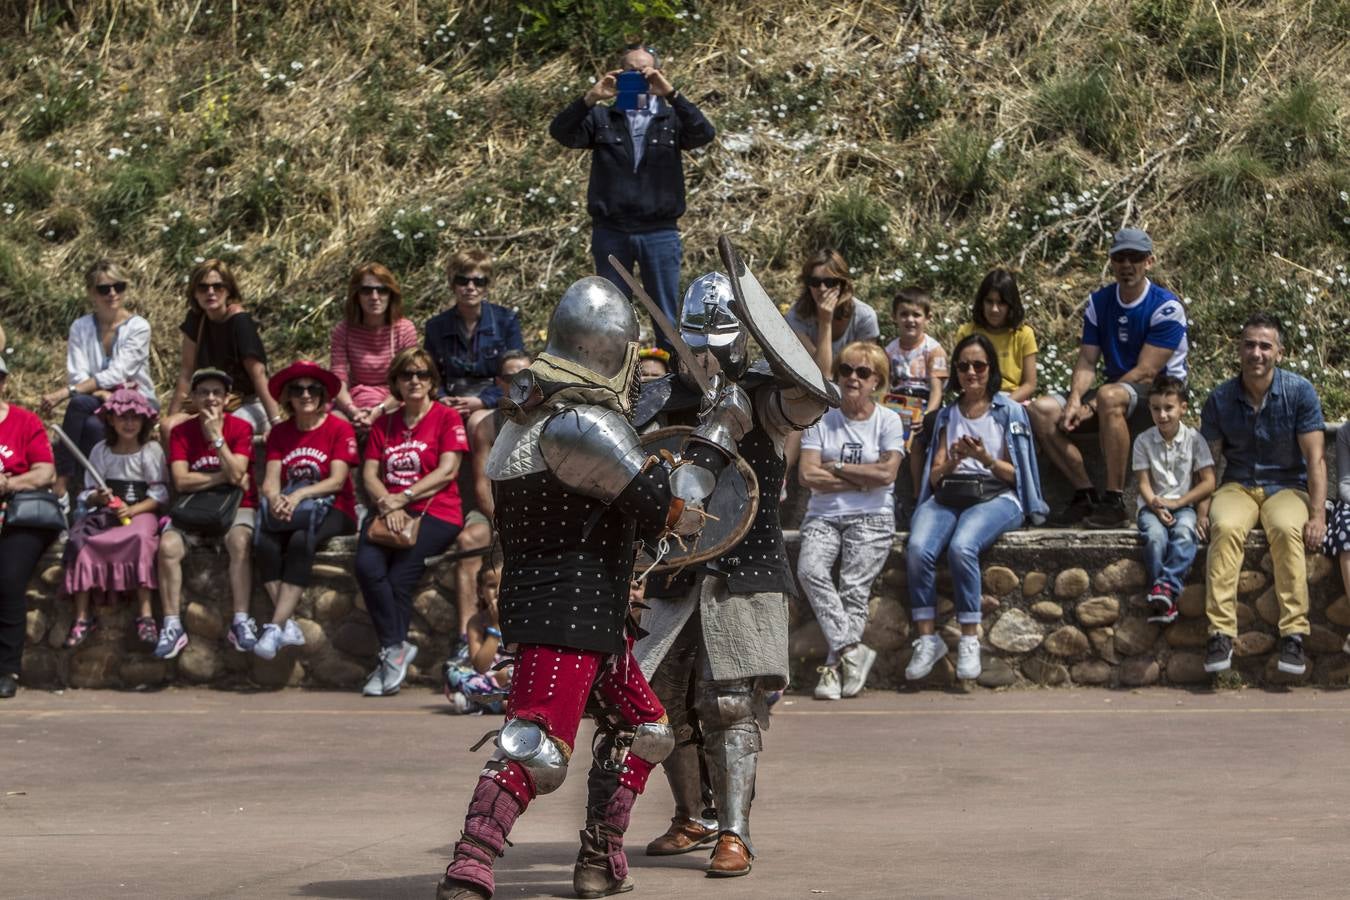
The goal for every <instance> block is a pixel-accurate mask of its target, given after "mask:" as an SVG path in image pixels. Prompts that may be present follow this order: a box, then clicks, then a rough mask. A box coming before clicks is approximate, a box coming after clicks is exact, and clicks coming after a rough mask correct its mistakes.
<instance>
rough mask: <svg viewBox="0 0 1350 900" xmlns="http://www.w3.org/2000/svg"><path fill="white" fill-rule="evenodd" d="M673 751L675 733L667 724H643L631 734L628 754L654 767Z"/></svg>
mask: <svg viewBox="0 0 1350 900" xmlns="http://www.w3.org/2000/svg"><path fill="white" fill-rule="evenodd" d="M674 749H675V731H674V729H672V728H671V727H670V725H669V723H667V722H645V723H643V724H641V725H639V726H638V727H637V729H636V730H635V731H634V732H633V744H632V746H630V747H629V748H628V752H629V753H631V754H633V755H634V756H636V757H637V758H638V759H645V760H646V761H647V762H649V763H652V764H653V765H655V764H656V763H659V762H661V761H662V760H663V759H665V758H666V757H667V756H669V755H670V751H672V750H674Z"/></svg>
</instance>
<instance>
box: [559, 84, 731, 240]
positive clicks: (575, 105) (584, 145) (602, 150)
mask: <svg viewBox="0 0 1350 900" xmlns="http://www.w3.org/2000/svg"><path fill="white" fill-rule="evenodd" d="M548 133H549V134H551V135H553V137H554V139H555V140H556V141H558V143H560V144H562V145H563V146H564V147H571V148H573V149H575V150H590V151H591V180H590V185H589V187H587V189H586V211H587V212H589V213H590V214H591V220H592V222H593V223H594V224H596V225H598V226H600V227H601V228H609V229H612V230H614V231H623V232H627V233H629V234H638V233H641V232H645V231H660V230H663V229H667V228H674V227H675V222H676V221H677V220H678V219H679V218H680V216H682V215H684V164H683V162H682V160H681V158H680V151H682V150H693V149H694V148H695V147H702V146H703V145H704V144H706V143H708V142H709V141H711V140H712V139H713V137H714V136H715V135H716V132H714V131H713V127H712V124H711V123H710V122H709V121H708V120H707V119H706V118H704V116H703V113H701V112H699V109H698V107H697V106H695V105H694V104H693V103H691V102H689V100H687V99H686V98H685V96H684V95H683V94H679V93H677V94H676V95H675V99H674V100H673V101H670V102H665V101H662V102H661V104H660V108H659V109H658V110H657V111H656V112H655V113H654V114H653V116H652V123H651V125H650V126H649V127H648V128H647V138H646V144H645V147H644V149H643V151H642V163H641V164H640V165H639V166H638V168H637V171H636V172H634V171H633V141H632V135H631V134H630V132H629V130H628V116H627V114H626V113H625V112H624V111H623V110H620V109H615V108H614V107H612V106H601V105H600V104H596V105H595V106H593V107H590V108H587V106H586V101H585V100H584V99H581V98H577V99H576V100H574V101H573V102H572V103H570V104H568V106H567V107H566V108H564V109H563V111H562V112H560V113H558V115H557V116H555V117H554V119H553V122H552V123H551V124H550V125H549V126H548Z"/></svg>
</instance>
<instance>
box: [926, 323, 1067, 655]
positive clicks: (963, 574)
mask: <svg viewBox="0 0 1350 900" xmlns="http://www.w3.org/2000/svg"><path fill="white" fill-rule="evenodd" d="M952 360H953V365H952V375H951V384H950V385H949V387H948V390H949V391H952V392H956V393H957V394H958V396H957V400H956V402H955V403H954V404H952V405H950V406H944V407H943V408H942V409H941V411H939V412H938V414H937V421H936V422H935V423H934V427H933V434H932V438H931V440H930V441H929V446H928V458H927V461H926V463H925V465H924V472H923V479H922V481H921V482H920V486H921V493H920V495H919V505H918V508H917V509H915V511H914V519H913V522H912V523H911V526H910V534H909V544H908V545H907V546H906V548H905V558H906V560H905V561H906V563H907V566H908V571H909V596H910V611H911V615H912V616H913V617H914V624H915V626H916V627H917V629H918V632H919V638H918V639H917V640H916V641H914V655H913V656H912V657H911V658H910V661H909V665H908V666H907V667H906V668H905V677H906V678H907V679H909V680H910V681H917V680H919V679H921V678H924V677H926V676H927V675H928V673H929V672H931V671H932V670H933V666H934V665H936V664H937V662H938V660H940V659H942V657H944V656H946V655H947V645H946V643H945V642H944V641H943V640H942V638H941V637H939V636H938V635H937V634H936V633H935V630H936V623H935V621H934V619H935V617H936V615H937V594H936V587H935V583H936V575H937V562H938V559H939V558H940V557H941V556H942V555H943V553H944V551H945V553H946V556H947V564H948V568H949V569H950V570H951V576H952V590H953V593H954V594H955V597H954V599H955V602H956V621H957V622H958V623H960V626H961V638H960V641H959V642H958V644H957V649H956V676H957V677H958V678H965V679H970V678H978V677H979V675H980V639H979V636H978V633H979V627H980V619H981V613H980V600H981V596H982V591H981V582H980V554H981V553H983V552H984V551H985V550H988V549H989V547H990V546H992V545H993V543H994V541H996V540H998V538H999V535H1001V534H1003V533H1004V532H1007V531H1011V530H1013V529H1014V528H1020V527H1021V526H1022V523H1023V522H1024V521H1026V520H1030V521H1031V522H1032V523H1033V524H1037V525H1039V524H1040V523H1041V522H1044V521H1045V516H1046V514H1047V513H1048V512H1049V507H1047V506H1046V504H1045V500H1044V499H1043V498H1042V497H1041V476H1040V470H1039V468H1038V467H1037V464H1036V448H1035V445H1034V443H1033V441H1032V438H1031V423H1030V420H1029V419H1028V418H1027V413H1026V410H1025V409H1024V408H1023V407H1022V406H1021V404H1018V403H1014V402H1012V401H1011V400H1010V399H1008V396H1007V395H1006V394H1001V393H999V385H1000V384H1001V381H1000V379H1001V375H1000V373H999V368H998V357H997V355H996V354H995V352H994V345H993V344H991V343H990V342H989V339H988V338H986V337H985V336H984V335H981V334H972V335H970V336H969V337H966V338H964V339H963V340H961V341H960V342H959V343H958V344H957V345H956V349H955V350H953V351H952Z"/></svg>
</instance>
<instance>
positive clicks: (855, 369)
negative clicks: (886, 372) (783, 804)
mask: <svg viewBox="0 0 1350 900" xmlns="http://www.w3.org/2000/svg"><path fill="white" fill-rule="evenodd" d="M839 374H840V375H842V376H843V377H844V378H848V377H849V376H850V375H857V376H858V378H860V379H861V380H863V381H866V380H867V379H869V378H871V377H872V376H873V375H875V374H876V372H874V371H873V370H872V368H871V367H870V366H850V365H849V364H848V363H840V364H839Z"/></svg>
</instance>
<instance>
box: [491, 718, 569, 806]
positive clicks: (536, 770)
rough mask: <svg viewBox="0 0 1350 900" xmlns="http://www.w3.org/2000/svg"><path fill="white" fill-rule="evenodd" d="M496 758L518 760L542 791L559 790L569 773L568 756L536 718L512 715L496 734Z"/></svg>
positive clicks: (551, 791)
mask: <svg viewBox="0 0 1350 900" xmlns="http://www.w3.org/2000/svg"><path fill="white" fill-rule="evenodd" d="M497 747H498V749H497V752H496V753H495V754H493V756H494V757H495V758H497V759H509V760H512V761H514V762H517V763H519V764H520V765H521V767H522V768H524V769H525V771H526V772H528V773H529V774H530V779H531V780H532V781H534V790H535V792H536V793H539V794H551V793H553V792H554V791H556V790H557V789H558V788H559V787H560V786H561V785H562V783H563V779H565V778H566V777H567V757H566V756H565V755H564V754H563V751H562V748H561V747H559V746H558V744H557V742H556V741H554V740H553V738H551V737H549V735H548V732H547V731H545V730H544V728H543V726H541V725H540V724H539V723H537V722H529V721H526V720H525V719H512V720H511V721H509V722H507V723H506V724H505V725H504V726H502V730H501V733H500V734H498V735H497Z"/></svg>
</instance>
